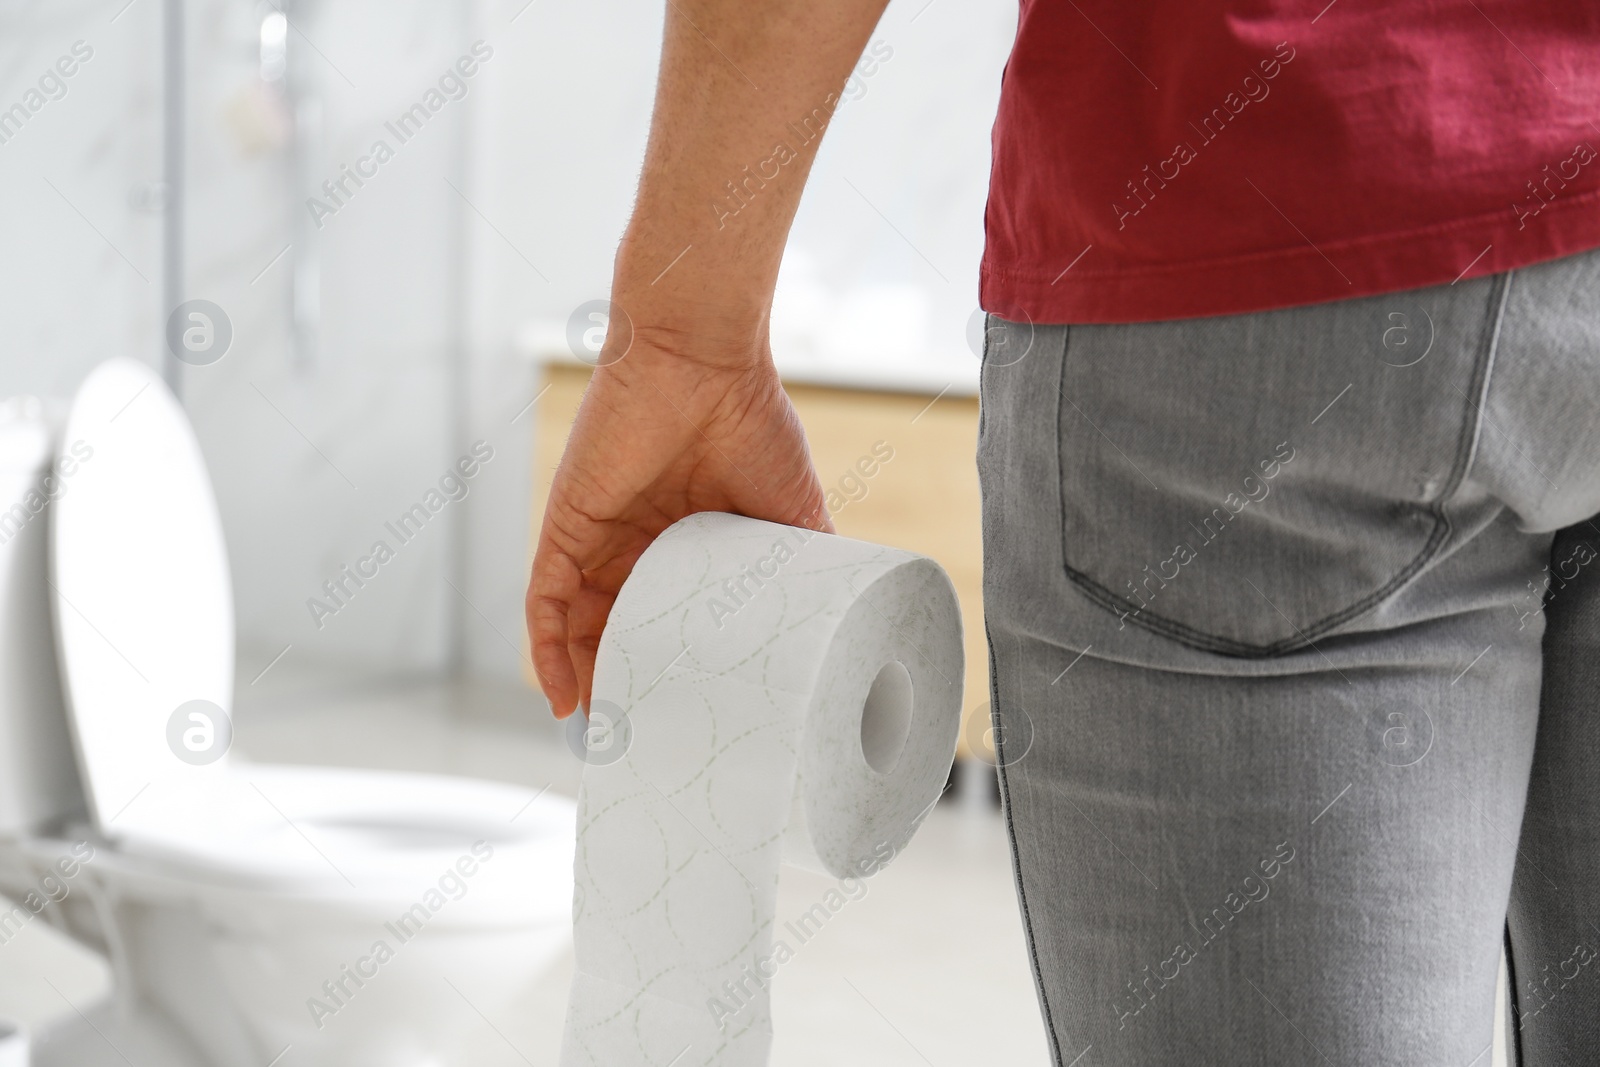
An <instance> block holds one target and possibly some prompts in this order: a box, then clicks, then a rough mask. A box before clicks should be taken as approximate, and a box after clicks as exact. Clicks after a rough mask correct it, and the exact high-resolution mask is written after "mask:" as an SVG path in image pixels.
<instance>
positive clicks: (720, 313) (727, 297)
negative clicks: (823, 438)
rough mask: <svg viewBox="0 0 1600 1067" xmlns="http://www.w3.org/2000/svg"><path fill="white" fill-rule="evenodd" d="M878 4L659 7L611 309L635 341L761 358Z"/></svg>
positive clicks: (679, 0)
mask: <svg viewBox="0 0 1600 1067" xmlns="http://www.w3.org/2000/svg"><path fill="white" fill-rule="evenodd" d="M886 4H887V0H822V2H804V0H767V2H759V3H752V2H750V0H669V2H668V5H667V17H666V31H665V35H664V41H663V45H662V59H661V74H660V79H659V82H658V84H657V89H656V105H655V112H654V116H653V118H652V121H651V129H650V141H649V146H648V148H647V150H646V153H645V161H644V169H643V175H642V178H641V180H640V185H639V194H638V199H637V202H636V204H635V207H634V214H633V217H632V220H631V221H630V223H629V225H628V230H627V233H626V234H625V235H624V237H623V241H622V245H621V247H620V249H619V251H618V254H617V262H616V272H615V276H614V278H613V286H612V299H613V302H614V303H616V304H617V305H618V306H620V307H621V309H622V310H623V311H625V312H626V313H627V314H628V316H629V317H630V318H631V319H632V322H633V326H634V331H635V337H636V338H638V339H641V340H644V341H646V342H649V343H651V344H652V345H653V346H657V347H660V348H664V349H667V350H672V349H674V348H676V347H679V346H687V345H692V346H693V347H695V348H696V349H697V351H696V353H695V354H696V356H697V357H699V358H708V359H714V360H717V361H722V360H725V359H748V358H751V354H752V353H758V352H764V351H765V344H766V322H767V313H768V309H769V308H770V306H771V301H772V292H773V289H774V287H775V286H776V284H777V277H778V265H779V262H780V261H781V259H782V255H783V246H784V242H785V241H786V239H787V238H788V234H789V227H790V224H791V223H792V222H793V221H794V215H795V211H796V209H797V208H798V207H799V203H800V194H801V191H802V189H803V188H804V185H805V180H806V176H807V175H808V174H809V172H810V170H811V164H812V161H813V160H814V159H815V157H816V151H817V147H818V145H819V144H820V143H821V140H822V133H823V130H824V129H825V128H826V126H827V125H828V124H829V123H830V122H831V121H832V118H833V113H834V109H835V108H836V107H837V106H838V104H839V101H840V95H839V94H840V92H841V90H842V88H843V86H844V83H845V79H846V78H847V77H848V75H849V73H850V69H851V67H852V66H853V65H854V64H855V63H856V61H857V60H858V58H859V57H860V55H861V52H862V49H863V47H864V46H865V44H866V41H867V37H868V35H869V34H870V33H871V32H872V28H873V26H874V25H876V23H877V21H878V18H879V16H880V15H881V14H882V13H883V9H884V7H885V6H886Z"/></svg>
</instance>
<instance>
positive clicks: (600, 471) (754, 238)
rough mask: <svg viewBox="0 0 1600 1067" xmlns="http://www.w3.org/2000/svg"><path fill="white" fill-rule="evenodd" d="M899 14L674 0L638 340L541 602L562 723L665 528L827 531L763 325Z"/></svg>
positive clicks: (537, 614) (635, 287) (628, 262)
mask: <svg viewBox="0 0 1600 1067" xmlns="http://www.w3.org/2000/svg"><path fill="white" fill-rule="evenodd" d="M886 3H887V0H762V2H761V3H759V4H752V3H749V2H748V0H668V2H667V15H666V31H665V34H664V36H663V39H662V48H661V78H660V83H659V85H658V86H657V89H656V106H655V112H654V115H653V116H652V119H651V125H650V143H649V146H648V147H647V149H646V150H645V160H644V174H643V177H642V178H641V179H640V182H639V196H638V200H637V202H636V203H635V205H634V211H633V218H632V219H631V220H630V221H629V223H628V231H627V233H626V234H625V235H624V237H623V240H622V246H621V248H620V249H619V250H618V252H617V263H616V269H615V273H614V277H613V279H612V296H611V299H612V302H613V305H614V306H618V307H621V308H623V309H625V310H626V312H627V314H628V316H629V318H630V319H631V327H632V328H631V330H628V331H624V332H625V333H627V334H628V336H627V337H626V338H623V339H618V338H613V337H611V336H610V335H609V333H608V335H607V338H606V348H604V349H602V351H601V356H600V366H599V368H598V369H597V370H596V371H595V376H594V379H593V381H592V382H591V383H590V385H589V391H588V392H587V393H586V394H585V395H584V398H583V406H582V407H581V408H580V410H579V412H578V421H577V423H576V424H575V425H574V426H573V430H572V436H571V438H570V439H569V440H568V442H567V451H566V454H565V455H564V456H563V457H562V459H561V466H560V467H559V468H558V469H557V471H556V477H555V483H554V485H552V486H551V492H550V503H549V506H548V508H547V509H546V511H545V517H544V525H543V527H542V529H541V530H540V532H539V548H538V551H537V552H536V553H535V556H534V561H533V578H532V581H531V582H530V584H529V587H528V602H527V606H528V634H529V643H530V644H531V646H532V648H533V665H534V669H535V670H536V671H537V672H538V675H539V684H540V685H541V686H542V687H543V689H544V692H545V696H546V697H548V698H549V700H550V706H551V708H552V710H554V712H555V714H556V717H557V718H565V717H566V716H568V715H570V714H572V711H573V709H574V708H575V707H577V706H579V705H580V704H581V705H583V706H584V707H587V706H588V702H589V690H590V686H591V685H592V684H593V680H594V657H595V651H596V649H597V648H598V646H599V642H600V632H601V630H602V629H603V628H604V627H605V621H606V616H607V614H608V613H609V612H610V610H611V604H612V602H613V601H614V600H616V597H617V591H618V590H619V589H621V588H622V583H623V580H624V579H626V578H627V576H628V573H629V572H630V571H631V570H632V569H633V564H634V561H635V560H637V559H638V558H639V555H640V553H642V552H643V551H644V550H645V548H646V547H648V546H649V544H650V542H651V541H652V540H654V539H655V536H656V535H657V534H659V533H660V532H661V531H662V530H664V529H666V528H667V527H668V526H670V525H672V524H673V523H674V522H676V521H677V520H679V519H681V518H683V517H684V516H686V515H691V514H693V513H694V512H697V511H731V512H734V513H737V514H741V515H749V516H752V517H754V518H758V519H770V520H772V521H774V522H781V523H788V524H790V525H795V526H808V527H811V528H813V529H818V530H831V529H832V527H831V525H830V523H829V521H828V516H827V510H826V508H825V507H824V505H823V499H822V490H821V487H820V486H819V485H818V483H817V478H816V474H815V472H813V471H812V469H811V460H810V457H809V455H808V454H807V452H806V441H805V434H804V433H803V432H802V431H801V429H800V424H799V422H797V421H796V419H795V415H794V409H793V408H792V407H791V406H790V405H789V398H788V396H786V395H785V394H784V392H783V389H782V387H781V386H780V385H779V384H778V375H777V372H776V371H774V370H773V367H772V354H771V352H770V351H769V349H768V345H767V322H768V318H769V316H770V314H771V309H772V294H773V289H774V288H775V286H776V285H777V279H778V265H779V263H780V262H781V261H782V259H783V246H784V242H785V241H786V240H787V238H788V234H789V226H790V224H791V223H792V222H793V221H794V215H795V210H796V209H797V208H798V207H799V204H800V193H801V190H802V189H803V188H804V186H805V180H806V176H807V174H809V173H810V170H811V164H812V161H813V160H814V159H815V158H816V152H817V146H818V145H819V144H821V142H822V131H823V130H824V129H825V128H826V127H827V125H828V124H829V123H830V122H831V121H832V119H833V113H834V111H835V109H836V108H837V107H838V105H839V101H840V96H839V94H840V91H841V90H842V89H843V87H844V84H845V78H846V77H847V76H848V75H849V73H850V68H851V67H852V66H853V65H854V64H855V63H856V62H857V61H858V60H859V59H860V57H861V51H862V48H863V46H864V45H865V44H866V43H867V36H868V35H869V34H870V33H871V32H872V27H873V26H874V24H876V23H877V21H878V17H879V16H880V15H882V14H883V9H884V6H885V5H886ZM630 341H631V345H630Z"/></svg>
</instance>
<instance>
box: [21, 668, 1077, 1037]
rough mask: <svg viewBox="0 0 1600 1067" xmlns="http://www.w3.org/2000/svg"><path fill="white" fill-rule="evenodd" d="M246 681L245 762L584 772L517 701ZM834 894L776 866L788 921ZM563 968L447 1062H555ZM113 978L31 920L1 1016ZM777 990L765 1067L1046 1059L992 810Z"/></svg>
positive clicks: (926, 854)
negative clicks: (824, 895) (774, 1032)
mask: <svg viewBox="0 0 1600 1067" xmlns="http://www.w3.org/2000/svg"><path fill="white" fill-rule="evenodd" d="M264 662H265V661H264V660H263V664H262V665H264ZM260 666H261V665H257V667H256V669H257V670H259V669H260ZM243 667H248V664H246V665H243ZM253 675H254V671H250V670H247V669H241V671H240V676H241V677H242V678H250V677H252V676H253ZM245 688H246V692H245V693H243V694H242V695H241V698H240V701H239V705H238V707H237V709H236V712H235V722H236V727H235V729H236V732H235V742H234V743H235V751H236V752H237V753H238V754H239V755H240V756H242V757H245V758H249V759H253V760H256V761H258V762H297V763H323V764H335V765H346V766H369V767H390V768H401V769H408V770H421V771H434V772H442V773H451V774H469V775H477V776H482V777H486V778H494V779H500V780H504V781H510V782H516V783H520V784H532V785H535V786H542V785H545V784H546V783H549V784H550V785H551V787H552V789H554V790H556V791H558V792H561V793H565V794H567V795H569V796H572V795H575V794H576V789H577V782H578V778H579V774H580V771H581V765H580V764H579V763H578V761H577V760H576V759H575V758H574V757H573V756H572V755H571V754H570V753H569V752H568V750H567V748H566V746H565V744H564V742H563V740H562V736H561V734H560V733H559V732H558V730H557V729H556V728H555V727H554V725H553V724H552V723H550V722H548V721H547V719H546V718H545V715H544V712H543V710H542V707H541V705H540V702H539V701H538V699H537V698H536V697H534V696H533V695H531V694H528V693H525V692H521V691H518V690H515V689H504V688H502V689H495V688H490V687H482V686H479V687H472V688H463V687H449V686H442V685H437V684H429V683H413V682H404V683H398V682H390V683H387V684H373V683H371V682H364V681H360V680H356V679H349V678H341V677H339V676H337V675H333V674H316V673H312V672H307V671H296V670H294V669H292V668H291V667H290V665H289V664H287V663H284V664H280V665H278V666H277V667H275V668H274V669H273V670H272V671H270V672H269V673H268V674H267V675H266V676H265V677H264V678H263V679H262V680H261V682H260V683H259V684H257V685H256V686H254V687H245ZM831 885H832V882H831V881H830V880H829V879H826V878H824V877H822V876H821V875H815V874H811V873H809V872H806V871H801V870H797V869H789V868H786V869H785V872H784V879H783V882H782V885H781V889H780V893H779V902H778V916H779V920H780V922H783V921H787V920H789V919H792V918H795V917H797V916H799V915H800V914H801V913H802V912H804V911H805V910H806V909H808V908H809V907H810V906H811V905H812V904H814V903H816V902H817V900H819V899H820V897H821V895H822V893H823V892H824V891H826V890H827V889H828V888H829V887H830V886H831ZM571 967H572V958H571V953H570V952H568V953H567V954H566V955H565V956H564V957H563V958H562V960H561V962H560V963H559V965H558V966H557V967H556V968H555V969H554V970H553V971H551V972H550V973H548V974H547V975H546V976H545V977H544V978H543V979H541V980H540V981H538V982H537V983H536V984H535V985H534V986H533V987H532V988H530V989H528V990H527V991H526V993H525V994H524V995H523V997H522V998H521V1007H520V1009H518V1010H516V1011H508V1012H504V1013H501V1014H500V1015H499V1016H498V1017H496V1018H494V1019H492V1020H491V1021H490V1022H491V1023H492V1025H490V1024H489V1023H486V1024H485V1025H484V1026H483V1027H482V1028H481V1030H480V1032H479V1033H478V1034H476V1035H475V1037H474V1039H473V1041H472V1043H471V1045H470V1047H469V1048H468V1049H467V1050H466V1051H465V1052H464V1054H463V1055H462V1057H461V1058H460V1059H459V1060H458V1064H457V1067H546V1065H554V1064H555V1063H556V1056H557V1052H558V1048H559V1044H560V1037H561V1020H562V1014H563V1010H564V1006H565V1002H566V992H567V982H568V980H569V978H570V976H571ZM46 979H49V982H48V983H47V982H46ZM105 981H106V976H105V972H104V968H103V967H102V966H101V965H100V963H99V961H98V959H96V958H94V957H90V956H88V955H87V954H85V953H83V952H81V951H80V950H76V949H75V948H74V947H73V946H71V945H69V944H67V943H64V942H62V941H61V940H60V939H59V938H57V937H55V936H54V934H53V931H49V930H47V929H45V928H44V927H43V924H38V927H37V928H31V929H30V930H29V931H28V934H27V936H24V937H19V938H17V939H15V940H13V941H12V942H10V943H9V944H7V945H4V946H0V1017H4V1016H9V1017H12V1018H17V1019H20V1020H21V1021H23V1022H24V1023H25V1024H28V1025H32V1026H39V1025H41V1024H44V1023H46V1022H48V1021H49V1020H50V1019H52V1018H54V1017H56V1016H58V1015H59V1014H61V1013H63V1012H68V1011H70V1010H71V1009H70V1008H69V1007H68V1006H67V1004H66V1003H65V1002H64V1001H63V995H64V996H65V997H67V998H69V999H70V1000H71V1001H72V1002H73V1003H75V1004H77V1005H79V1006H83V1005H85V1004H87V1003H89V1002H91V1001H92V1000H93V999H94V997H95V996H96V995H97V994H98V993H100V992H102V991H103V990H104V987H105ZM50 983H53V984H54V985H55V986H56V987H57V988H59V989H60V991H61V993H60V994H58V993H57V992H55V991H54V990H52V989H51V984H50ZM773 988H774V1015H775V1024H776V1028H777V1037H776V1040H775V1042H774V1048H773V1056H772V1063H773V1064H774V1067H802V1065H804V1067H816V1065H818V1064H838V1065H842V1067H844V1065H854V1064H873V1065H874V1067H901V1065H904V1067H957V1065H966V1064H974V1063H1003V1064H1007V1065H1008V1067H1045V1065H1047V1064H1048V1063H1049V1056H1048V1053H1047V1051H1046V1046H1045V1037H1044V1031H1043V1028H1042V1026H1041V1024H1040V1021H1039V1017H1038V1013H1037V1010H1036V1007H1035V999H1034V991H1033V981H1032V978H1031V976H1030V974H1029V971H1028V967H1027V962H1026V958H1025V955H1024V950H1023V939H1022V928H1021V924H1020V921H1019V919H1018V917H1017V908H1016V898H1015V896H1014V893H1013V890H1012V883H1011V870H1010V861H1009V858H1008V855H1007V851H1006V844H1005V838H1004V835H1003V831H1002V828H1001V824H1000V819H999V816H998V814H997V813H995V812H991V811H987V810H982V811H974V810H967V809H963V808H961V807H960V806H959V805H957V804H954V803H946V804H941V805H940V806H939V807H938V808H937V809H936V810H935V811H934V813H933V814H932V815H931V816H930V817H929V819H928V820H927V821H926V822H925V823H924V825H923V827H922V830H921V831H920V833H919V834H918V836H917V837H916V839H915V840H914V841H913V842H912V843H911V845H910V846H909V847H908V848H907V849H906V850H905V851H904V852H903V853H902V854H901V856H900V857H899V858H898V859H897V860H896V862H895V864H894V865H893V866H892V867H890V868H889V869H888V870H887V871H885V872H884V873H882V874H880V875H879V876H877V877H876V878H874V879H872V880H871V882H869V883H868V889H867V892H866V894H865V895H864V896H862V897H861V898H860V899H858V900H855V901H851V902H850V903H848V904H847V905H846V906H845V908H844V909H843V910H841V911H839V912H838V913H837V914H836V915H835V916H834V917H833V918H832V919H831V920H830V921H829V922H828V924H827V925H826V926H825V927H823V928H822V930H821V931H820V932H819V933H818V934H817V935H816V936H815V937H813V938H812V939H811V940H810V941H808V942H806V943H805V944H804V945H803V946H800V947H799V949H798V951H797V952H796V955H795V958H794V959H793V960H791V961H790V962H789V963H788V964H786V965H785V966H784V968H783V969H782V971H781V972H780V973H779V975H778V976H777V978H776V980H775V984H774V987H773ZM469 992H470V990H469ZM138 1067H146V1065H143V1064H140V1065H138ZM152 1067H153V1065H152Z"/></svg>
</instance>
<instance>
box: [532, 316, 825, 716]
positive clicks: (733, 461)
mask: <svg viewBox="0 0 1600 1067" xmlns="http://www.w3.org/2000/svg"><path fill="white" fill-rule="evenodd" d="M698 511H729V512H734V513H736V514H740V515H749V516H751V517H753V518H758V519H769V520H771V521H773V522H781V523H786V524H788V525H791V526H805V527H809V528H811V529H814V530H823V531H831V530H832V529H833V527H832V524H831V522H830V521H829V519H828V515H827V509H826V508H825V507H824V505H823V497H822V489H821V486H820V485H819V484H818V481H817V477H816V473H815V472H814V471H813V469H812V466H811V458H810V455H809V453H808V452H807V450H806V440H805V432H804V431H803V430H802V429H801V428H800V422H799V420H798V419H797V418H796V417H795V413H794V408H793V406H792V405H791V404H790V403H789V397H788V395H787V394H786V393H784V391H783V388H782V386H781V385H779V383H778V377H777V374H776V372H774V370H773V369H772V363H771V360H770V359H766V358H761V359H750V360H747V361H734V362H732V363H731V364H728V365H717V364H716V363H705V362H699V361H696V360H695V359H694V357H693V356H692V355H680V354H673V353H666V352H661V351H658V350H656V349H655V348H653V347H652V346H649V345H646V344H645V343H644V342H642V341H637V342H635V344H634V348H633V350H631V351H630V352H629V353H628V355H627V357H626V358H624V359H622V360H621V361H619V362H616V363H613V364H611V365H609V366H604V365H603V366H601V367H600V368H599V369H598V370H597V372H596V374H595V377H594V379H593V381H592V383H591V384H590V386H589V390H588V392H587V393H586V394H585V395H584V398H583V405H582V407H581V408H580V409H579V411H578V419H577V422H576V423H575V424H574V425H573V429H572V436H571V438H570V439H569V440H568V442H567V450H566V452H565V454H564V455H563V456H562V458H561V465H560V467H559V468H558V469H557V470H556V476H555V480H554V483H553V484H552V486H551V490H550V502H549V504H548V506H547V507H546V509H545V513H544V525H543V527H542V529H541V530H540V532H539V547H538V551H537V553H536V554H535V556H534V560H533V580H532V583H531V584H530V585H529V587H528V602H527V613H528V633H529V636H530V641H531V644H532V648H533V663H534V668H535V670H537V672H538V675H539V683H540V685H541V686H542V687H543V689H544V693H545V696H546V697H547V698H548V699H549V701H550V706H551V709H552V710H553V711H554V712H555V715H556V717H557V718H565V717H566V716H568V715H570V714H572V711H573V709H574V708H575V707H578V706H582V707H584V708H587V707H588V705H589V693H590V687H591V685H592V683H593V678H594V660H595V652H596V649H597V648H598V647H599V643H600V633H601V630H602V629H603V628H604V627H605V622H606V616H607V615H608V614H609V613H610V611H611V604H612V602H613V601H614V600H616V597H617V591H618V590H619V589H621V588H622V583H623V581H624V580H625V579H626V578H627V576H628V574H629V573H630V572H631V571H632V570H633V565H634V562H635V561H636V560H637V559H638V558H639V555H640V553H642V552H643V551H644V550H645V549H646V548H647V547H649V545H650V542H651V541H653V540H654V539H655V537H656V535H657V534H659V533H660V532H661V531H662V530H664V529H666V528H667V527H668V526H671V525H672V524H673V523H674V522H677V521H678V520H679V519H681V518H683V517H685V516H686V515H691V514H694V513H695V512H698Z"/></svg>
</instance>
